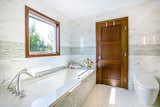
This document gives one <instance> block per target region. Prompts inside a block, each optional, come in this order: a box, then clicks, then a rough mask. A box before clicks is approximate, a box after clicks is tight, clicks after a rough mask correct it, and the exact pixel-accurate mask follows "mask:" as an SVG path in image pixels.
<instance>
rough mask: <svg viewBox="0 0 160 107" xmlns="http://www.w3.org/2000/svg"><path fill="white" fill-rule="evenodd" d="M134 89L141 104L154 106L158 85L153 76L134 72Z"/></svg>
mask: <svg viewBox="0 0 160 107" xmlns="http://www.w3.org/2000/svg"><path fill="white" fill-rule="evenodd" d="M134 88H135V91H136V94H137V96H138V99H139V101H140V102H141V103H143V104H148V105H152V104H154V102H155V100H156V98H157V96H158V93H159V84H158V82H157V80H156V79H155V78H154V76H151V75H149V74H144V73H143V74H142V73H137V72H136V73H135V75H134Z"/></svg>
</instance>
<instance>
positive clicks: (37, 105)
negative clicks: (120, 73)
mask: <svg viewBox="0 0 160 107" xmlns="http://www.w3.org/2000/svg"><path fill="white" fill-rule="evenodd" d="M94 71H95V70H86V69H68V68H65V69H62V70H59V71H56V72H53V73H50V74H48V75H44V76H41V77H38V78H33V79H29V80H24V81H21V88H22V89H24V91H25V94H26V96H25V97H23V98H20V97H18V96H15V95H14V94H12V93H10V92H9V91H8V90H7V89H6V87H1V88H0V106H1V107H49V106H50V105H54V103H56V102H57V101H58V100H59V99H60V98H61V97H63V96H64V95H65V94H67V93H71V92H72V91H73V90H74V89H75V88H76V87H78V86H79V85H80V84H81V82H82V80H84V79H85V78H87V77H88V76H89V75H91V74H92V73H93V72H94Z"/></svg>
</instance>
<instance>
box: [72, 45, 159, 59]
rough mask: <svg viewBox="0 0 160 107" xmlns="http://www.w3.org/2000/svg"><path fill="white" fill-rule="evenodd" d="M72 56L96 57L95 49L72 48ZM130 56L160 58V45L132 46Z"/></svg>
mask: <svg viewBox="0 0 160 107" xmlns="http://www.w3.org/2000/svg"><path fill="white" fill-rule="evenodd" d="M71 54H72V55H95V54H96V48H95V47H84V48H81V47H72V48H71ZM129 55H148V56H150V55H151V56H160V44H158V45H131V46H129Z"/></svg>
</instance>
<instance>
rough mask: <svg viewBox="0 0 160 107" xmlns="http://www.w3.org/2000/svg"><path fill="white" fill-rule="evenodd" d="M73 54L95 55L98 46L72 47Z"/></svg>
mask: <svg viewBox="0 0 160 107" xmlns="http://www.w3.org/2000/svg"><path fill="white" fill-rule="evenodd" d="M71 54H72V55H95V54H96V48H95V47H83V48H81V47H72V48H71Z"/></svg>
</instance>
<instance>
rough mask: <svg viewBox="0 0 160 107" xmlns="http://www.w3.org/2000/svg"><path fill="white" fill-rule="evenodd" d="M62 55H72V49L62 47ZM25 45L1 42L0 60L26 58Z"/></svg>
mask: <svg viewBox="0 0 160 107" xmlns="http://www.w3.org/2000/svg"><path fill="white" fill-rule="evenodd" d="M61 55H71V48H70V47H61ZM24 57H25V44H24V43H19V42H11V41H0V58H1V59H9V58H24Z"/></svg>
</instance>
